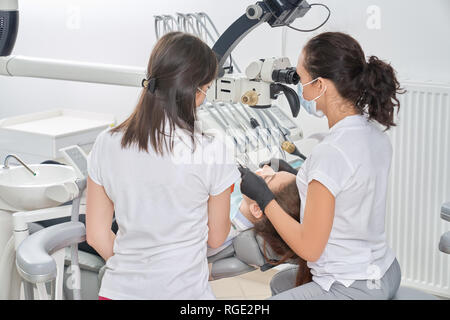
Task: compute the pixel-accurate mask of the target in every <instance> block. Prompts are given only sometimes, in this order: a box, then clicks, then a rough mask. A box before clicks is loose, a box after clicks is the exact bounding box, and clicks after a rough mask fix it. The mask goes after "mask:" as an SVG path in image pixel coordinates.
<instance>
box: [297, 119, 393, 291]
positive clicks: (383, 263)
mask: <svg viewBox="0 0 450 320" xmlns="http://www.w3.org/2000/svg"><path fill="white" fill-rule="evenodd" d="M391 159H392V146H391V143H390V141H389V138H388V137H387V135H386V134H385V133H384V132H383V131H382V130H381V129H380V128H379V127H377V125H376V124H374V123H372V122H369V121H368V120H367V118H366V117H365V116H361V115H354V116H349V117H346V118H344V119H343V120H341V121H339V122H338V123H336V124H335V125H334V126H333V127H332V128H331V129H330V131H329V133H328V135H326V136H325V137H324V139H323V140H322V141H321V142H320V143H319V144H318V145H316V146H315V147H314V148H313V151H312V153H311V155H310V157H309V158H308V159H307V160H306V161H305V162H304V163H303V165H302V166H301V167H300V170H299V172H298V175H297V186H298V189H299V193H300V198H301V209H300V221H303V216H304V210H305V204H306V197H307V188H308V184H309V183H310V182H311V181H312V180H317V181H319V182H320V183H321V184H323V185H324V186H325V187H327V188H328V190H329V191H330V192H331V193H332V194H333V195H334V196H335V199H336V201H335V212H334V221H333V227H332V230H331V234H330V237H329V239H328V243H327V245H326V247H325V250H324V252H323V253H322V255H321V257H320V258H319V259H318V260H317V261H316V262H308V266H309V267H310V268H311V273H312V275H313V281H315V282H316V283H317V284H319V285H320V286H321V287H322V288H323V289H324V290H327V291H328V290H329V289H330V287H331V285H332V284H333V283H334V281H339V282H341V283H342V284H344V285H345V286H346V287H348V286H350V285H351V284H352V283H353V282H354V280H365V279H374V280H378V279H380V278H381V277H382V276H383V275H384V273H385V272H386V270H387V269H388V268H389V266H390V265H391V264H392V262H393V261H394V259H395V254H394V252H393V251H392V250H391V249H390V248H389V247H388V245H387V243H386V234H385V215H386V193H387V188H388V178H389V170H390V166H391ZM312 214H314V213H312Z"/></svg>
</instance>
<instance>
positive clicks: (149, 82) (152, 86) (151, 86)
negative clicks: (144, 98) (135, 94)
mask: <svg viewBox="0 0 450 320" xmlns="http://www.w3.org/2000/svg"><path fill="white" fill-rule="evenodd" d="M142 86H143V87H144V88H147V90H148V91H150V92H151V93H155V90H156V78H149V79H144V80H142Z"/></svg>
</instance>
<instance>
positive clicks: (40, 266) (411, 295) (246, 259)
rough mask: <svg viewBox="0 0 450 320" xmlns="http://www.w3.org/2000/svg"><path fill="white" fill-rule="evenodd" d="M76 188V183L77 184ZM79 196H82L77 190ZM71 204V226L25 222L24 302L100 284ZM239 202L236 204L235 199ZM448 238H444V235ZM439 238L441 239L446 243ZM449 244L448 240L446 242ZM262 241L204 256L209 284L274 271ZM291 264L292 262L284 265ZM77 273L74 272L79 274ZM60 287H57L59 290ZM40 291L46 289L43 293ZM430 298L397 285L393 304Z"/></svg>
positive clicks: (19, 258)
mask: <svg viewBox="0 0 450 320" xmlns="http://www.w3.org/2000/svg"><path fill="white" fill-rule="evenodd" d="M77 184H79V182H78V181H77ZM81 193H82V192H81ZM239 197H240V194H239V192H237V193H236V194H235V197H234V199H232V207H235V208H237V207H236V206H237V203H238V202H237V201H236V200H237V199H239ZM79 200H80V199H79V198H77V199H75V200H74V201H73V204H72V206H73V210H72V219H71V221H70V222H66V223H61V224H58V225H54V226H51V227H48V228H44V227H42V226H40V225H37V224H30V226H29V227H30V233H31V235H30V236H29V237H28V238H26V239H25V240H24V241H23V242H22V243H21V244H20V246H19V247H18V248H17V252H16V267H17V270H18V272H19V274H20V275H21V276H22V278H23V280H24V293H25V298H26V299H34V297H35V294H34V293H35V292H36V290H35V289H37V292H38V295H39V297H40V298H43V299H46V298H48V296H47V295H46V292H48V290H50V292H51V298H55V296H57V295H55V292H56V290H60V291H61V290H62V294H60V296H62V298H63V299H68V300H71V299H83V300H97V299H98V292H99V289H100V284H101V280H102V277H103V274H104V272H105V268H106V265H105V262H104V261H103V259H102V258H100V257H99V256H97V255H94V254H91V253H87V252H83V251H78V250H76V246H77V245H78V243H81V242H83V241H85V239H86V229H85V226H84V224H83V223H82V222H79V221H78V208H79V203H80V201H79ZM239 202H240V201H239ZM442 212H443V217H447V216H448V213H450V204H446V205H444V206H443V209H442ZM447 238H448V236H447ZM447 238H446V237H444V240H445V239H447ZM447 240H448V239H447ZM263 245H264V240H263V239H262V238H261V237H260V236H257V235H255V233H254V232H253V229H250V230H247V231H244V232H242V233H240V234H239V235H238V236H237V237H236V238H234V239H233V242H232V244H230V245H229V246H228V247H226V248H225V249H224V250H222V251H220V252H219V253H217V254H216V255H214V256H211V257H209V258H208V263H210V264H212V268H211V275H210V280H218V279H222V278H228V277H234V276H238V275H241V274H244V273H247V272H251V271H254V270H256V269H257V268H259V269H260V270H261V271H266V270H268V269H271V268H272V267H273V265H272V264H270V263H268V261H267V260H266V259H265V258H264V255H263ZM62 248H66V249H65V251H66V252H65V253H66V256H65V262H64V277H63V278H64V281H63V283H62V284H59V285H60V287H59V288H58V287H57V286H56V277H57V266H56V263H55V260H54V259H53V258H52V257H51V254H53V253H54V252H56V251H58V250H60V249H62ZM442 248H443V249H444V250H447V251H448V252H450V244H449V242H445V241H442V239H441V244H440V249H441V251H443V250H442ZM266 256H267V258H268V259H270V260H275V261H277V260H279V257H277V256H276V254H274V253H273V252H272V250H271V249H270V247H267V248H266ZM287 263H288V264H289V263H292V261H287ZM294 268H297V266H295V265H290V266H289V265H288V267H287V269H284V270H282V271H280V272H278V273H277V274H276V275H275V276H274V277H273V278H272V280H271V285H274V286H276V285H277V282H278V281H280V282H282V283H285V281H286V277H291V275H292V272H294V270H293V269H294ZM78 270H79V271H78ZM61 286H62V288H61ZM44 288H45V290H46V291H45V290H44ZM435 299H437V298H436V297H435V296H433V295H431V294H427V293H425V292H422V291H419V290H416V289H413V288H408V287H400V288H399V290H398V292H397V294H396V295H395V297H394V300H435Z"/></svg>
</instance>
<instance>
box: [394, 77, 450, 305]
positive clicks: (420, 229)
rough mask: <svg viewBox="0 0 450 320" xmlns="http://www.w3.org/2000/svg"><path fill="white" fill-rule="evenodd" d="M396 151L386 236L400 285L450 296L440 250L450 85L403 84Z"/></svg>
mask: <svg viewBox="0 0 450 320" xmlns="http://www.w3.org/2000/svg"><path fill="white" fill-rule="evenodd" d="M402 86H403V87H404V88H405V89H406V90H407V93H406V94H404V95H402V96H401V98H400V103H401V108H400V112H399V114H398V118H397V120H396V121H397V127H393V128H392V129H391V130H389V131H388V132H389V136H390V138H391V141H392V146H393V150H394V154H393V161H392V166H391V182H390V186H389V192H388V203H387V215H386V235H387V239H388V242H389V244H390V246H391V247H392V248H393V250H394V251H395V253H396V255H397V259H398V261H399V263H400V266H401V269H402V285H405V286H410V287H415V288H419V289H423V290H426V291H429V292H430V293H434V294H437V295H440V296H444V297H449V298H450V255H448V254H444V253H442V252H440V251H439V249H438V245H439V239H440V236H441V235H442V234H443V233H445V232H446V231H449V230H450V223H448V222H446V221H445V220H442V219H441V218H440V209H441V205H442V204H443V203H444V202H446V201H450V87H448V86H438V85H430V84H417V83H403V84H402Z"/></svg>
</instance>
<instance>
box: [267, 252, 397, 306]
mask: <svg viewBox="0 0 450 320" xmlns="http://www.w3.org/2000/svg"><path fill="white" fill-rule="evenodd" d="M297 268H298V267H293V268H289V269H286V270H282V271H280V272H278V273H277V274H276V275H275V276H274V277H273V278H272V280H271V282H270V289H271V290H272V297H271V298H269V299H271V300H390V299H392V298H393V297H394V296H395V294H396V293H397V290H398V288H399V286H400V280H401V270H400V265H399V264H398V261H397V259H395V260H394V262H392V264H391V266H390V267H389V269H388V270H387V271H386V273H385V274H384V276H383V277H382V278H381V279H380V280H378V281H373V280H356V281H355V282H353V284H352V285H351V286H349V287H348V288H347V287H345V286H344V285H343V284H341V283H340V282H334V283H333V285H332V286H331V288H330V290H329V291H325V290H324V289H322V288H321V287H320V286H319V285H318V284H317V283H315V282H314V281H311V282H309V283H306V284H304V285H301V286H299V287H294V284H295V277H296V275H297Z"/></svg>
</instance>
